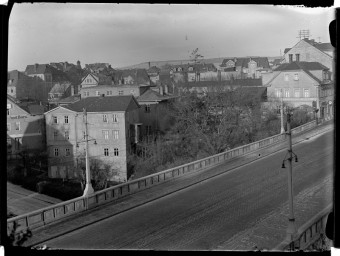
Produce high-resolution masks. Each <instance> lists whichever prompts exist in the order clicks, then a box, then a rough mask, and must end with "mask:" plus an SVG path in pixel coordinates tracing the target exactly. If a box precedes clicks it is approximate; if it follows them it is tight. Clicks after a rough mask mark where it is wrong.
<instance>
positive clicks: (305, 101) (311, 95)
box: [262, 61, 330, 109]
mask: <svg viewBox="0 0 340 256" xmlns="http://www.w3.org/2000/svg"><path fill="white" fill-rule="evenodd" d="M262 82H263V85H264V86H267V87H268V89H267V96H268V99H271V100H274V101H275V100H277V101H281V99H282V100H283V101H284V102H285V103H288V104H289V105H291V106H292V107H298V106H301V105H308V106H314V107H316V108H317V109H320V87H321V86H322V85H323V84H326V83H327V84H328V83H329V82H330V72H329V69H328V68H327V67H325V66H324V65H322V64H320V63H318V62H301V61H300V62H291V63H285V64H282V65H280V66H279V67H278V68H276V69H275V70H273V72H272V73H268V74H266V75H263V76H262Z"/></svg>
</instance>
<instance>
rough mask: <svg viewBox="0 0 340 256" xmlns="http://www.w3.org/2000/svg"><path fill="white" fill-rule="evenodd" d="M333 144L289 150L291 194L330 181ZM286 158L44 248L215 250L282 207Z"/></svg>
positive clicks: (322, 139)
mask: <svg viewBox="0 0 340 256" xmlns="http://www.w3.org/2000/svg"><path fill="white" fill-rule="evenodd" d="M333 141H334V138H333V132H327V133H325V134H322V135H319V136H316V137H313V138H311V139H309V140H306V141H304V142H302V143H299V144H296V145H294V146H293V151H294V152H295V153H296V154H297V155H298V158H299V162H298V163H295V162H293V179H294V194H295V195H297V194H299V193H301V192H304V191H307V190H310V188H311V187H313V186H316V185H317V184H320V183H322V182H324V180H325V179H326V178H329V177H330V176H331V174H332V170H333ZM285 154H286V151H279V152H277V153H274V154H272V155H270V156H268V157H264V158H261V159H259V160H257V161H255V162H252V163H251V164H247V165H244V166H242V167H239V168H236V169H234V170H232V171H229V172H227V173H225V174H222V175H219V176H216V177H214V178H211V179H209V180H206V181H203V182H201V183H200V184H197V185H194V186H191V187H189V188H187V189H184V190H181V191H179V192H176V193H173V194H170V195H168V196H166V197H163V198H162V199H159V200H156V201H153V202H150V203H147V204H145V205H143V206H140V207H137V208H134V209H131V210H129V211H127V212H124V213H122V214H118V215H116V216H113V217H110V218H108V219H106V220H103V221H101V222H98V223H95V224H93V225H90V226H87V227H84V228H81V229H79V230H77V231H74V232H71V233H68V234H66V235H63V236H60V237H58V238H55V239H52V240H50V241H48V242H46V245H47V246H49V247H52V248H65V249H156V250H212V249H215V248H218V247H219V245H221V244H223V243H225V242H226V241H228V240H229V239H230V238H232V237H233V235H235V234H237V233H238V232H241V231H243V230H247V229H250V228H251V227H253V226H254V225H256V223H257V222H258V221H259V220H260V219H261V217H263V216H265V215H266V214H268V213H270V212H272V211H273V210H275V209H278V208H280V207H282V205H284V204H285V203H286V201H287V193H288V192H287V170H288V168H286V169H282V168H281V164H282V160H283V159H284V157H285ZM218 168H223V165H222V166H219V167H218ZM327 196H329V195H328V194H327V195H326V194H325V201H327V200H326V197H327ZM311 200H312V199H311ZM325 204H326V203H325ZM311 205H312V206H313V204H311ZM320 210H322V209H320Z"/></svg>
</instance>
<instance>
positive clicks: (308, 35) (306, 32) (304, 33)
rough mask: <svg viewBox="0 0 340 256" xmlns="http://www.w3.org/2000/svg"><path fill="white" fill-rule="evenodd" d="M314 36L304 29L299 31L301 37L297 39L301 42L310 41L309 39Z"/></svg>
mask: <svg viewBox="0 0 340 256" xmlns="http://www.w3.org/2000/svg"><path fill="white" fill-rule="evenodd" d="M310 36H312V35H310V34H309V29H302V30H299V36H298V37H297V38H299V40H300V41H301V39H305V38H307V39H309V37H310Z"/></svg>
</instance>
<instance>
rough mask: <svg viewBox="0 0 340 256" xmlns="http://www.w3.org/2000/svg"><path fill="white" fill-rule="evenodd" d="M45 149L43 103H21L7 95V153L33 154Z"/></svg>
mask: <svg viewBox="0 0 340 256" xmlns="http://www.w3.org/2000/svg"><path fill="white" fill-rule="evenodd" d="M43 150H45V121H44V108H43V106H41V105H36V104H35V105H23V104H22V105H21V104H20V101H18V100H17V99H15V98H13V97H11V96H10V95H7V155H8V157H14V156H16V155H17V154H19V153H22V152H24V151H25V152H27V153H28V154H32V153H34V152H35V151H38V152H39V151H43Z"/></svg>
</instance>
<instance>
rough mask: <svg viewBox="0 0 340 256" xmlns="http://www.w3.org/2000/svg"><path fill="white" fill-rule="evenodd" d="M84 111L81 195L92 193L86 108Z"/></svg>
mask: <svg viewBox="0 0 340 256" xmlns="http://www.w3.org/2000/svg"><path fill="white" fill-rule="evenodd" d="M83 111H84V119H83V120H84V123H85V153H86V156H85V158H86V186H85V190H84V194H83V196H89V195H90V194H93V193H94V190H93V187H92V184H91V173H90V160H89V152H88V151H89V145H88V143H89V140H88V132H87V113H86V109H85V108H84V109H83Z"/></svg>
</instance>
